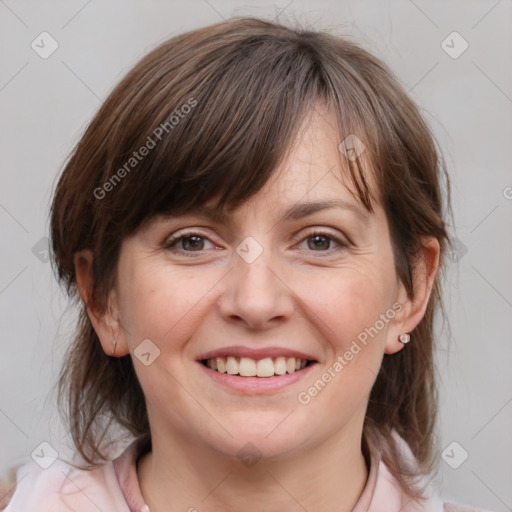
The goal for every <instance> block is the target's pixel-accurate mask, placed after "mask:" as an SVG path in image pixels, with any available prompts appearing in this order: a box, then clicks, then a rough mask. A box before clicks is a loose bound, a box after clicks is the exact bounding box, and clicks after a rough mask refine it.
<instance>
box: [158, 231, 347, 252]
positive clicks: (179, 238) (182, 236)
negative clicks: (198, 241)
mask: <svg viewBox="0 0 512 512" xmlns="http://www.w3.org/2000/svg"><path fill="white" fill-rule="evenodd" d="M193 236H197V237H200V238H203V239H206V240H209V238H208V237H207V236H205V235H204V234H203V233H200V232H197V231H187V232H185V233H181V234H180V235H179V236H175V237H171V238H170V239H168V240H167V241H166V243H165V246H164V249H168V250H171V249H172V248H173V247H174V246H176V245H177V244H178V243H179V242H181V241H182V240H184V239H186V238H191V237H193ZM315 236H323V237H326V238H327V239H329V240H331V241H333V242H336V243H337V244H338V245H340V246H341V247H342V248H347V247H348V243H347V242H344V241H343V240H341V239H339V238H338V237H336V236H334V235H332V234H330V233H327V232H324V231H318V230H313V231H310V232H309V233H306V234H305V235H303V236H302V238H301V239H300V240H299V241H301V242H302V241H304V240H307V239H308V238H313V237H315ZM209 241H211V240H209ZM332 250H333V249H329V250H327V251H309V252H318V253H319V254H320V255H321V254H322V253H324V254H325V253H327V254H328V255H331V253H332ZM174 252H177V253H180V254H183V255H186V257H191V258H197V257H198V256H199V254H201V253H202V252H204V251H185V250H183V249H174ZM194 253H198V254H197V255H195V254H194ZM320 257H322V256H320Z"/></svg>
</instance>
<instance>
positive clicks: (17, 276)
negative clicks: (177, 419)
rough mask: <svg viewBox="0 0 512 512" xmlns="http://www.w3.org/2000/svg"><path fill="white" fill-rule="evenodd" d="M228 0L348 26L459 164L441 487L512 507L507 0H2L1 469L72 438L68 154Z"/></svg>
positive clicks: (442, 342) (442, 344) (457, 496)
mask: <svg viewBox="0 0 512 512" xmlns="http://www.w3.org/2000/svg"><path fill="white" fill-rule="evenodd" d="M233 15H254V16H261V17H265V18H268V19H278V20H281V21H285V22H286V21H288V22H290V21H293V20H297V21H298V22H300V23H302V24H307V25H308V26H310V27H312V28H318V29H322V28H327V29H330V30H332V31H334V32H336V33H339V34H341V35H347V36H350V37H352V38H353V39H354V40H356V41H357V42H359V43H360V44H361V45H362V46H363V47H365V48H366V49H368V50H370V51H371V52H373V53H375V54H376V55H377V56H378V57H380V58H382V59H383V60H384V61H385V62H386V63H387V64H389V65H390V67H391V68H392V70H393V71H394V72H395V73H396V74H397V75H398V77H399V78H400V80H401V82H402V83H403V85H404V87H405V89H406V90H407V91H409V93H410V95H411V96H412V98H413V99H414V100H415V101H416V102H417V103H418V104H419V105H420V107H421V109H422V111H423V113H424V115H425V117H426V119H427V122H428V123H429V125H430V126H431V127H432V129H433V130H434V132H435V134H436V137H437V138H438V140H439V142H440V144H441V147H442V149H443V151H444V154H445V158H446V161H447V164H448V168H449V172H450V176H451V179H452V183H453V206H454V213H455V225H453V226H451V232H452V235H453V236H454V237H455V238H456V239H457V243H456V251H455V252H454V253H453V254H452V258H451V260H452V261H451V263H450V266H449V272H448V279H447V282H446V287H445V291H446V305H447V312H448V318H449V322H450V326H451V339H450V337H449V333H448V331H447V329H446V328H444V329H441V327H442V326H441V325H438V329H437V330H438V332H437V343H438V347H439V349H438V354H437V355H438V364H439V375H440V378H441V382H440V392H441V413H440V440H439V445H440V450H441V451H443V450H445V449H447V450H446V451H445V452H444V458H443V459H442V461H441V471H440V475H439V482H440V485H442V490H443V492H444V496H445V497H447V498H451V499H454V500H458V501H461V502H463V503H468V504H472V505H474V506H481V507H485V508H487V509H489V510H494V511H506V510H511V509H512V436H511V432H512V429H511V426H512V372H511V363H512V336H511V332H512V272H511V270H510V269H511V263H512V260H511V254H512V236H511V235H512V230H511V225H512V222H511V219H512V172H511V163H512V158H511V156H512V121H511V119H512V116H511V114H512V71H511V66H510V64H511V62H512V43H511V41H512V36H511V34H512V30H511V28H512V23H511V22H512V3H511V1H510V0H501V1H496V0H490V1H483V0H482V1H472V2H471V1H450V2H446V1H422V0H414V1H413V0H389V1H377V0H374V1H361V0H358V1H356V0H351V1H347V0H342V1H336V2H335V1H331V2H329V1H323V0H314V1H300V0H295V1H293V0H280V1H277V2H271V1H264V2H256V1H253V2H242V1H240V2H235V1H229V0H208V1H206V0H190V1H186V2H170V1H167V2H166V1H133V0H132V1H126V0H125V1H122V2H121V1H101V0H89V1H87V0H72V1H66V2H64V1H62V2H49V1H38V2H32V1H14V0H5V1H4V0H2V1H1V2H0V40H1V44H0V51H1V66H0V109H1V112H0V115H1V121H2V122H1V128H0V129H1V150H2V153H1V154H2V160H1V172H2V175H1V188H0V223H1V253H0V255H1V267H0V268H1V271H0V307H1V313H0V314H1V322H2V323H1V326H2V337H1V350H2V351H1V357H0V469H5V468H6V467H7V466H9V464H12V463H14V462H16V461H18V460H20V458H22V457H27V456H30V454H31V453H32V452H33V450H35V449H36V448H37V447H38V446H39V444H40V443H41V442H48V443H50V444H51V445H52V446H54V447H55V448H56V449H57V450H58V451H59V453H65V452H66V450H67V449H69V441H67V440H66V438H65V431H64V429H63V427H62V424H61V422H60V419H59V417H58V415H57V412H56V404H55V397H54V395H52V394H49V393H50V392H51V391H52V386H53V385H54V383H55V378H56V375H57V374H58V371H59V365H60V362H61V359H62V354H63V351H64V349H65V347H66V346H67V344H68V343H69V340H70V339H71V336H72V331H73V313H72V312H71V313H69V314H66V315H65V316H63V312H64V311H65V309H66V306H67V300H66V298H65V296H64V294H63V293H62V292H61V290H60V289H59V287H58V285H57V284H56V281H55V278H54V277H53V275H52V273H51V267H50V264H49V263H48V261H47V252H46V244H47V240H46V237H47V236H48V221H47V219H48V204H49V201H50V198H51V191H52V187H53V185H54V182H55V179H56V177H57V175H58V173H59V172H60V170H61V169H62V163H63V161H64V160H65V158H66V156H67V155H68V153H69V152H70V151H71V149H72V147H73V145H74V144H75V143H76V141H77V140H78V138H79V136H80V134H81V133H82V131H83V129H84V127H85V126H86V124H87V122H88V121H89V120H90V119H91V117H92V116H93V115H94V113H95V112H96V111H97V109H98V107H99V106H100V104H101V101H102V100H103V99H105V98H106V96H107V94H108V93H109V91H110V90H111V89H112V88H113V87H114V85H115V84H116V83H117V82H118V81H119V79H120V78H121V77H122V76H123V74H124V73H125V72H126V71H127V70H128V69H129V68H130V67H131V66H132V65H133V64H134V63H135V62H136V60H137V59H139V58H140V57H141V56H142V55H143V54H145V53H146V52H147V51H148V50H150V49H152V48H154V47H155V46H156V45H157V44H158V43H159V42H161V41H162V40H164V39H166V38H168V37H170V36H171V35H173V34H178V33H181V32H183V31H185V30H189V29H193V28H197V27H201V26H204V25H207V24H211V23H215V22H218V21H221V20H222V19H223V18H229V17H231V16H233ZM42 32H47V33H48V34H49V36H48V35H43V36H40V34H41V33H42ZM454 32H456V34H454ZM41 37H44V38H46V39H45V41H46V42H45V45H44V46H45V50H44V51H50V50H51V49H52V47H51V45H52V44H53V45H55V44H56V43H57V44H58V48H57V49H56V50H55V51H54V52H53V53H52V54H51V55H49V56H46V57H47V58H42V56H41V53H44V52H43V51H42V48H38V51H36V50H35V49H33V46H34V45H32V42H33V41H35V42H36V43H37V41H40V40H41ZM53 40H54V41H56V43H55V42H53ZM31 45H32V46H31ZM39 46H40V47H41V46H42V45H41V43H39ZM466 46H467V48H466ZM36 48H37V46H36ZM463 50H464V51H463ZM466 457H467V458H466ZM464 459H465V460H464ZM454 466H458V467H457V468H454Z"/></svg>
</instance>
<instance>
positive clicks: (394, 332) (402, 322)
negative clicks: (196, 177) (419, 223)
mask: <svg viewBox="0 0 512 512" xmlns="http://www.w3.org/2000/svg"><path fill="white" fill-rule="evenodd" d="M439 255H440V247H439V241H438V240H437V238H434V237H424V238H423V239H422V248H421V249H420V250H419V251H418V254H417V257H416V259H415V262H414V264H413V268H412V269H411V272H412V281H413V292H414V293H413V295H414V297H412V298H411V297H409V296H408V294H407V290H406V288H405V286H404V284H403V283H402V282H399V283H398V287H399V291H398V297H397V302H399V303H400V304H401V309H400V310H399V312H398V313H397V315H396V317H395V320H394V322H393V324H392V325H390V328H389V329H388V336H387V339H386V348H385V350H384V352H385V353H386V354H394V353H396V352H398V351H399V350H402V349H403V348H404V345H403V343H400V341H398V337H399V336H400V334H403V333H410V332H411V331H412V330H413V329H414V328H415V327H416V326H417V325H418V324H419V323H420V321H421V319H422V318H423V316H424V315H425V311H426V309H427V306H428V302H429V300H430V295H431V292H432V287H433V285H434V279H435V277H436V274H437V271H438V268H439ZM411 343H414V336H411Z"/></svg>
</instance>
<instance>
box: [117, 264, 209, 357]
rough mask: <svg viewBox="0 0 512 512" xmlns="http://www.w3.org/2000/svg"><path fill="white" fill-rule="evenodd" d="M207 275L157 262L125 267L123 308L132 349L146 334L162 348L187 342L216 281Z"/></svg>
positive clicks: (122, 288) (162, 349)
mask: <svg viewBox="0 0 512 512" xmlns="http://www.w3.org/2000/svg"><path fill="white" fill-rule="evenodd" d="M208 275H209V274H207V273H199V272H196V273H195V274H192V273H191V272H183V270H182V269H172V268H170V267H165V266H162V265H156V264H155V265H146V266H143V265H139V266H131V267H129V268H126V269H125V272H124V281H123V282H124V285H123V286H122V287H120V290H121V293H120V297H121V298H122V300H121V301H120V304H121V311H120V312H121V315H122V318H123V319H124V323H125V327H126V331H127V341H128V344H129V346H130V350H131V351H132V352H133V350H134V349H135V348H136V346H137V345H138V343H140V342H141V341H142V340H143V339H146V338H149V339H151V340H152V341H153V342H154V343H155V344H156V345H157V346H158V347H159V349H160V350H161V351H162V352H163V351H165V350H166V348H168V346H169V345H172V346H173V348H175V347H176V346H179V345H180V344H181V343H180V340H183V343H184V342H185V341H186V339H188V337H189V336H190V335H191V334H192V332H193V330H194V329H195V328H196V327H197V322H198V321H199V315H200V312H201V311H202V310H203V309H204V307H205V304H206V303H207V302H208V292H209V291H210V290H211V289H212V288H213V287H214V285H215V282H216V280H215V279H214V278H213V276H211V275H210V277H208ZM173 341H175V343H172V342H173Z"/></svg>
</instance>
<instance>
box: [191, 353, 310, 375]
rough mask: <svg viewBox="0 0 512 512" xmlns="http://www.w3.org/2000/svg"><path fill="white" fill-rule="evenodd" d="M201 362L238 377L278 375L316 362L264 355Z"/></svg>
mask: <svg viewBox="0 0 512 512" xmlns="http://www.w3.org/2000/svg"><path fill="white" fill-rule="evenodd" d="M200 362H201V364H203V366H206V368H209V369H210V370H213V371H214V372H217V373H224V374H228V375H234V376H238V377H259V378H268V377H279V376H284V375H287V374H288V375H290V374H293V373H299V372H302V371H304V370H305V369H306V368H308V367H309V366H312V365H313V364H315V363H316V361H315V360H312V359H303V358H299V357H283V356H279V357H265V358H263V359H252V358H250V357H235V356H227V357H211V358H208V359H201V360H200Z"/></svg>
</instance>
